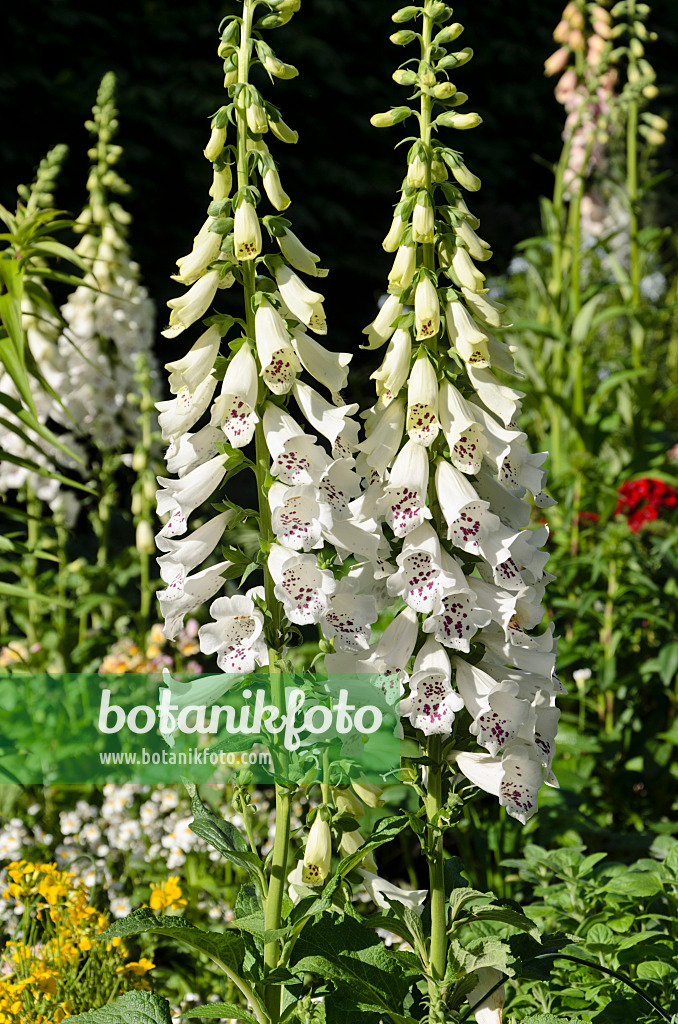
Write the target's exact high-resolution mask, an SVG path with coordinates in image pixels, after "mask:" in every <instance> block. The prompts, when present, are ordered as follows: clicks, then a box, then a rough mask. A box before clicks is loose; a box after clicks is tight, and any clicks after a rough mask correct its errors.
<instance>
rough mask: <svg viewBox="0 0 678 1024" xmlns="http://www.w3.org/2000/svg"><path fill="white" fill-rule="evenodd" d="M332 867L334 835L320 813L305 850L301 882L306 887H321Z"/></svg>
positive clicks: (317, 815)
mask: <svg viewBox="0 0 678 1024" xmlns="http://www.w3.org/2000/svg"><path fill="white" fill-rule="evenodd" d="M331 866H332V833H331V832H330V826H329V825H328V824H327V822H326V821H325V819H324V818H323V817H322V814H321V813H320V811H319V812H318V813H317V814H316V816H315V818H314V820H313V824H312V825H311V829H310V831H309V833H308V840H307V842H306V849H305V850H304V859H303V868H302V872H301V881H302V882H303V884H304V885H321V884H322V883H323V882H324V881H325V879H326V878H327V876H328V875H329V873H330V868H331Z"/></svg>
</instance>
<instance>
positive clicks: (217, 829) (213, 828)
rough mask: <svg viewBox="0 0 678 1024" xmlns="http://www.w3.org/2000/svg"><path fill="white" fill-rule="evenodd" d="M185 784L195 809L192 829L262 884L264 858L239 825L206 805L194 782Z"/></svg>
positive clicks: (192, 807) (192, 806) (192, 808)
mask: <svg viewBox="0 0 678 1024" xmlns="http://www.w3.org/2000/svg"><path fill="white" fill-rule="evenodd" d="M184 784H185V786H186V789H187V790H188V793H189V795H190V797H191V810H192V811H193V821H192V822H191V824H190V826H189V827H190V830H191V832H195V834H196V835H197V836H200V837H201V839H204V840H205V842H206V843H209V845H210V846H212V847H213V848H214V849H215V850H218V851H219V853H220V854H221V855H222V857H225V858H226V860H228V861H230V862H231V863H232V864H237V866H238V867H240V868H244V869H245V870H246V871H249V873H250V875H251V876H252V878H253V879H254V880H255V881H256V882H257V883H259V884H260V885H261V884H262V881H263V873H262V866H261V861H260V860H259V858H258V857H257V855H256V854H254V853H252V852H251V851H250V850H249V849H248V846H247V842H246V840H245V839H244V838H243V837H242V836H241V834H240V832H239V831H238V829H237V828H236V827H235V825H232V824H231V822H230V821H225V820H224V819H223V818H220V817H219V816H218V815H216V814H214V812H213V811H211V810H210V809H209V808H208V807H205V805H204V804H203V802H202V800H201V799H200V796H199V795H198V790H197V787H196V786H194V785H193V783H190V782H185V783H184Z"/></svg>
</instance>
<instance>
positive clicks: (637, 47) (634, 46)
mask: <svg viewBox="0 0 678 1024" xmlns="http://www.w3.org/2000/svg"><path fill="white" fill-rule="evenodd" d="M629 50H630V51H631V53H632V54H633V56H634V57H642V56H643V54H644V53H645V47H644V46H643V44H642V43H641V41H640V39H632V40H631V42H630V43H629Z"/></svg>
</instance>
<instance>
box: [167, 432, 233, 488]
mask: <svg viewBox="0 0 678 1024" xmlns="http://www.w3.org/2000/svg"><path fill="white" fill-rule="evenodd" d="M223 439H224V435H223V432H222V431H221V430H220V429H219V428H218V427H213V426H211V425H210V424H209V423H208V424H207V425H206V426H204V427H201V429H200V430H197V431H196V432H195V433H194V434H191V433H190V432H189V433H187V434H182V435H181V436H180V437H179V440H178V441H176V440H172V442H171V443H170V446H169V448H168V449H167V451H166V453H165V462H166V464H167V470H168V472H169V473H176V475H177V476H185V475H186V473H190V471H191V470H192V469H195V468H196V467H197V466H202V465H204V463H205V462H207V461H209V459H212V458H214V456H215V455H216V454H217V449H216V447H215V446H216V443H217V441H223Z"/></svg>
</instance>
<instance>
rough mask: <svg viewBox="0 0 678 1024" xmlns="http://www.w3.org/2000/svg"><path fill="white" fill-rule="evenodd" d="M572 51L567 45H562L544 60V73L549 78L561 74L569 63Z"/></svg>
mask: <svg viewBox="0 0 678 1024" xmlns="http://www.w3.org/2000/svg"><path fill="white" fill-rule="evenodd" d="M569 56H570V51H569V50H568V49H567V47H566V46H561V47H560V49H558V50H556V51H555V53H552V54H551V56H550V57H547V58H546V60H545V61H544V74H545V75H546V77H547V78H550V77H551V76H552V75H557V74H559V73H560V72H561V71H562V70H563V69H564V67H565V65H566V64H567V61H568V58H569Z"/></svg>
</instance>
